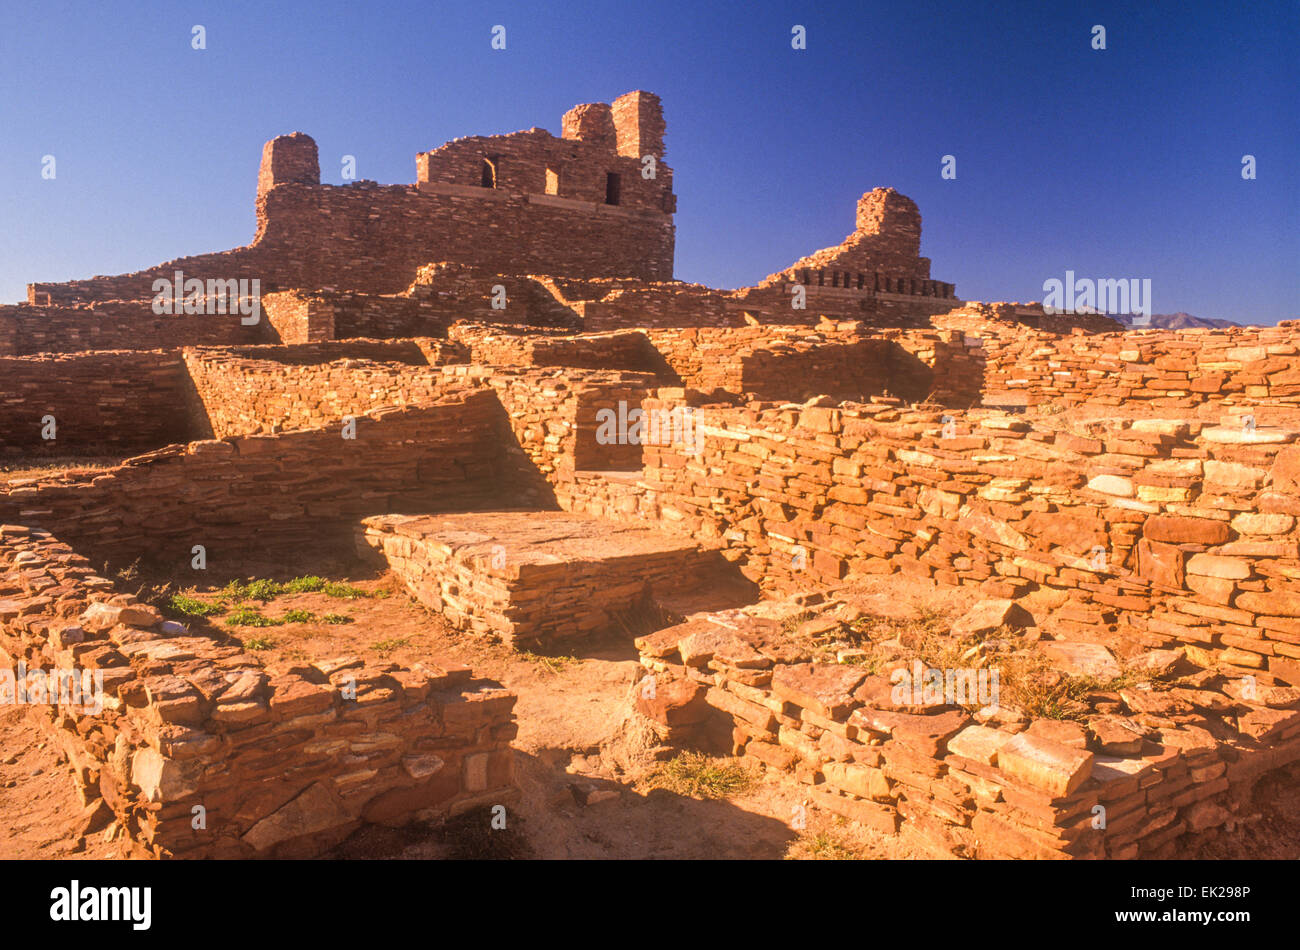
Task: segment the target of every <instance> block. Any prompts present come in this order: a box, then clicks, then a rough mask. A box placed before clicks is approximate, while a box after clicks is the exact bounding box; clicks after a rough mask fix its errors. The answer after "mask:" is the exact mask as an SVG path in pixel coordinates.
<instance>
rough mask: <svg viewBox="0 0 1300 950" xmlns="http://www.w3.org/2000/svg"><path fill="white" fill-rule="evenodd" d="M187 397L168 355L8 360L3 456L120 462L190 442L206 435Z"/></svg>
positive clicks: (0, 430)
mask: <svg viewBox="0 0 1300 950" xmlns="http://www.w3.org/2000/svg"><path fill="white" fill-rule="evenodd" d="M187 392H188V380H187V379H186V376H185V366H184V364H183V363H182V362H181V360H180V358H179V356H178V355H177V354H175V353H167V352H163V351H160V350H135V351H130V350H110V351H105V352H96V353H78V354H66V355H57V356H55V355H48V356H41V357H30V356H27V357H0V451H4V450H6V449H21V450H22V451H23V452H24V453H25V454H27V455H30V454H32V453H33V452H40V453H44V454H60V455H62V454H73V455H112V454H122V453H130V452H144V451H148V450H150V449H155V448H158V447H159V446H162V445H167V444H168V443H170V442H178V441H183V440H185V439H187V438H191V437H194V436H196V435H197V434H198V433H197V431H196V430H195V427H194V421H193V420H192V419H191V417H190V415H189V413H188V411H187V408H186V407H187V405H188V402H187V396H186V394H187ZM47 417H53V420H54V427H53V429H51V428H50V426H49V422H48V418H47ZM51 432H52V433H53V436H54V437H53V438H52V439H51V438H46V436H47V435H49V434H50V433H51Z"/></svg>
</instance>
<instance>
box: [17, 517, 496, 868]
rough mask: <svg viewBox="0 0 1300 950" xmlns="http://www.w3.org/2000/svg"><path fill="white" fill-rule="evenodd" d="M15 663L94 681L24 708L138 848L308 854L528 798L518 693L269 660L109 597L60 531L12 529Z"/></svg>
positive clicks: (448, 674) (452, 669) (450, 671)
mask: <svg viewBox="0 0 1300 950" xmlns="http://www.w3.org/2000/svg"><path fill="white" fill-rule="evenodd" d="M19 662H22V663H25V664H26V669H27V670H31V671H35V670H41V671H51V670H61V671H75V673H76V676H77V682H78V683H80V682H81V679H80V677H81V675H82V672H83V671H84V672H85V673H86V674H88V676H89V679H88V680H87V681H86V682H87V685H88V686H91V687H92V688H91V689H90V690H88V691H87V693H85V694H81V695H73V694H69V695H66V696H58V697H54V699H55V700H58V701H54V702H45V701H44V700H43V698H42V699H36V698H34V694H33V698H32V699H30V701H29V703H28V704H27V705H25V709H26V710H27V714H28V718H29V720H30V721H31V722H32V723H33V725H34V726H35V727H37V728H39V729H40V730H41V731H42V732H43V733H44V735H45V736H46V737H47V739H48V741H50V742H52V743H54V745H55V747H56V748H58V749H59V750H61V751H62V752H63V754H64V755H66V756H67V759H68V761H69V763H70V766H71V769H72V771H73V778H74V781H75V783H76V787H77V790H78V792H79V794H80V798H81V800H82V802H83V803H85V804H86V806H87V827H89V828H92V829H98V828H101V827H103V825H105V824H108V823H110V822H112V821H116V822H118V823H119V824H120V826H121V827H122V828H124V829H125V830H126V832H127V833H128V834H129V836H130V839H131V840H132V841H133V842H134V844H135V845H136V847H137V850H138V851H139V852H140V853H142V854H146V855H150V856H157V857H193V858H247V857H271V856H275V857H304V856H310V855H314V854H319V853H320V852H322V851H324V850H326V849H327V848H329V847H331V846H333V845H334V844H337V843H338V842H339V841H341V840H343V838H345V837H346V836H347V835H348V834H349V833H351V832H352V831H353V830H355V829H356V828H358V827H359V826H360V825H361V824H363V823H366V822H371V823H383V824H404V823H407V822H409V821H412V820H415V819H417V818H418V819H426V820H427V819H435V818H438V817H443V816H448V815H454V814H458V813H459V812H461V811H465V810H468V809H471V808H474V807H477V806H480V805H487V804H498V803H503V802H508V801H511V800H512V799H513V797H514V796H515V795H516V794H517V793H516V792H515V790H514V788H513V774H512V753H511V750H510V748H509V743H510V741H511V739H512V738H513V737H514V735H515V726H514V724H513V721H512V714H511V710H512V708H513V706H514V702H515V697H514V696H513V694H511V693H509V692H507V691H506V690H503V689H500V688H497V686H496V684H493V683H488V682H485V681H476V680H473V679H472V674H471V672H470V670H469V669H467V668H465V667H461V666H456V665H452V666H447V667H446V668H440V667H437V666H435V665H432V664H430V665H429V666H417V668H416V669H404V668H394V667H393V666H392V665H391V664H388V665H384V666H382V667H376V666H372V665H369V664H366V663H363V662H362V661H361V660H359V659H355V658H350V657H342V658H338V659H335V660H331V661H329V662H319V663H316V664H311V665H309V664H303V665H301V666H296V667H293V668H291V669H289V668H286V669H278V668H269V667H266V666H264V665H263V664H262V662H261V661H260V660H259V659H258V658H257V657H255V656H253V655H252V654H249V653H246V652H244V651H243V650H241V649H240V648H239V647H237V646H229V645H223V644H221V643H219V642H218V641H217V640H215V639H213V638H211V637H209V636H203V635H198V634H192V633H190V632H189V631H187V630H185V628H184V627H182V626H181V625H179V624H175V623H171V622H162V618H161V617H160V616H159V615H158V613H157V612H156V611H155V610H153V609H152V608H149V607H145V606H143V605H140V604H137V603H134V602H133V601H132V600H131V598H129V597H126V596H123V595H114V594H113V592H112V589H111V584H110V583H109V582H108V581H106V580H104V579H103V578H100V577H97V576H95V575H94V574H93V573H92V572H91V570H90V569H89V567H88V566H87V562H86V560H85V558H83V557H81V556H79V555H78V554H76V553H74V552H73V550H72V549H71V548H69V547H68V546H67V545H66V544H62V543H60V542H58V541H57V540H55V539H54V538H53V537H52V536H51V535H49V534H48V533H47V532H45V531H43V530H40V529H37V528H31V527H27V526H21V525H0V663H4V664H6V666H7V667H8V668H10V669H14V668H16V667H17V665H18V663H19ZM96 679H98V683H97V685H98V687H99V690H98V691H96V690H95V689H94V685H92V684H95V681H96ZM92 698H95V699H96V701H95V702H94V703H91V702H86V701H85V700H89V699H92ZM12 699H13V697H12V696H11V701H12ZM62 700H67V701H66V702H65V701H62Z"/></svg>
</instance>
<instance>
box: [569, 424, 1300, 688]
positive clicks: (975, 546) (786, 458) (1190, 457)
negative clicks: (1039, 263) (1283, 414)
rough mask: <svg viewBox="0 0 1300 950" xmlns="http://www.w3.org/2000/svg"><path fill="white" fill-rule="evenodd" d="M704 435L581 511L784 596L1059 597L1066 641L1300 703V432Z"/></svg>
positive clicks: (848, 429) (788, 427) (925, 427)
mask: <svg viewBox="0 0 1300 950" xmlns="http://www.w3.org/2000/svg"><path fill="white" fill-rule="evenodd" d="M647 406H649V407H653V406H654V402H653V401H648V402H647ZM696 419H697V430H698V431H699V432H701V433H702V434H703V439H702V449H701V453H700V454H699V455H698V456H693V455H690V454H688V452H686V451H685V449H684V447H683V446H681V445H680V444H677V445H646V446H645V447H644V448H645V461H646V468H645V473H644V476H643V478H642V480H641V481H640V482H639V483H637V484H636V485H633V486H629V485H627V484H618V485H616V486H611V487H609V488H608V489H607V491H608V497H606V498H603V499H602V498H601V497H599V494H597V495H596V497H595V498H593V499H591V500H589V501H579V502H571V503H573V504H574V507H575V509H577V510H584V511H588V512H589V513H597V510H599V513H602V514H604V515H606V516H616V515H617V514H618V512H619V511H620V510H629V506H628V505H626V504H624V505H622V506H620V505H618V504H616V503H617V502H620V501H623V502H626V501H627V500H628V499H629V497H630V498H631V499H632V500H633V501H634V502H635V504H633V505H631V506H630V510H631V511H632V512H635V513H637V514H635V515H633V516H639V517H651V518H654V519H656V520H661V521H663V522H664V524H665V525H670V526H671V525H675V526H677V527H678V528H679V529H680V530H683V531H686V532H689V533H691V534H692V535H694V536H696V537H699V538H702V539H706V540H707V539H714V540H716V541H717V542H719V543H720V544H723V545H724V546H726V547H728V548H730V549H732V550H733V552H734V553H733V557H735V558H736V559H737V560H738V562H739V563H740V564H741V565H742V569H743V570H744V572H745V574H746V575H747V576H748V577H750V578H751V579H753V580H754V581H755V582H757V583H760V584H761V585H763V586H764V587H765V588H767V589H769V590H774V591H796V590H798V589H801V588H803V587H807V586H808V585H809V583H812V584H814V585H827V584H832V585H833V584H836V583H839V582H840V581H841V580H842V579H844V578H846V577H851V576H853V575H855V574H872V573H893V572H900V573H903V574H906V575H908V576H912V577H919V578H928V579H933V580H935V581H937V582H939V583H941V584H948V585H956V584H983V585H984V587H983V589H984V590H985V591H987V592H990V593H992V594H993V595H994V596H1019V594H1021V593H1024V592H1025V591H1026V590H1028V589H1030V588H1031V587H1034V586H1038V587H1043V588H1048V589H1050V591H1051V592H1052V593H1051V598H1052V599H1053V600H1054V601H1055V603H1053V604H1052V608H1053V610H1052V617H1053V622H1055V623H1058V624H1060V625H1061V629H1063V630H1066V631H1068V632H1070V633H1072V634H1077V635H1080V636H1091V637H1095V636H1097V635H1104V636H1105V637H1106V638H1107V642H1112V641H1113V642H1114V643H1116V644H1120V645H1121V646H1123V645H1128V646H1130V647H1133V646H1136V645H1140V646H1143V647H1145V648H1148V649H1157V648H1160V647H1164V646H1169V645H1178V646H1180V647H1184V648H1186V649H1187V652H1188V654H1189V655H1191V656H1197V657H1200V658H1201V659H1203V660H1204V661H1205V665H1212V664H1214V663H1217V664H1219V665H1220V666H1226V667H1236V668H1238V669H1239V670H1240V671H1241V672H1242V674H1243V675H1249V674H1252V673H1254V674H1260V673H1267V674H1269V675H1271V676H1274V677H1276V678H1278V679H1280V680H1282V681H1283V682H1286V683H1295V684H1297V685H1300V634H1297V633H1296V632H1295V630H1296V626H1297V621H1296V619H1295V618H1297V617H1300V584H1297V583H1296V580H1295V579H1296V577H1297V576H1300V531H1298V530H1297V522H1296V515H1297V514H1300V445H1296V444H1294V443H1295V440H1296V438H1297V433H1295V432H1292V431H1286V430H1276V431H1273V430H1267V429H1264V430H1259V431H1258V432H1257V433H1256V434H1255V435H1254V436H1249V435H1247V434H1244V433H1242V432H1241V431H1240V430H1238V429H1233V428H1220V427H1204V426H1202V425H1201V424H1199V423H1187V422H1158V421H1143V420H1137V421H1134V422H1132V423H1131V424H1130V423H1116V424H1113V425H1112V426H1111V427H1110V428H1108V429H1106V430H1104V431H1098V430H1097V428H1096V427H1087V428H1086V429H1085V432H1084V434H1079V433H1075V432H1070V431H1067V430H1064V429H1063V430H1048V429H1044V428H1034V427H1031V426H1030V425H1029V424H1028V423H1026V422H1023V421H1020V420H1017V419H1015V418H1014V417H1006V416H1001V415H998V414H991V415H989V414H976V415H973V416H968V415H966V414H963V413H957V414H955V419H954V422H953V424H952V425H953V427H954V428H953V429H952V430H950V431H951V432H952V434H951V435H950V436H949V437H945V435H944V433H943V429H944V425H943V423H941V421H940V413H938V412H923V411H906V410H904V411H900V410H899V409H897V408H895V407H892V406H874V407H873V406H867V405H863V406H851V405H845V406H842V407H840V408H807V409H802V410H798V409H794V408H790V409H771V408H769V409H763V408H761V407H754V406H751V407H748V408H744V409H726V408H713V407H702V408H699V409H697V410H696ZM590 487H591V488H593V489H597V488H598V487H599V486H598V485H596V484H595V483H590ZM1096 548H1101V549H1102V551H1103V553H1104V562H1101V563H1102V564H1104V566H1099V565H1098V562H1096V561H1095V560H1094V559H1095V557H1096V551H1095V549H1096ZM800 551H802V552H803V553H804V558H803V559H802V560H801V559H800V558H799V557H798V556H797V555H798V554H799V553H800Z"/></svg>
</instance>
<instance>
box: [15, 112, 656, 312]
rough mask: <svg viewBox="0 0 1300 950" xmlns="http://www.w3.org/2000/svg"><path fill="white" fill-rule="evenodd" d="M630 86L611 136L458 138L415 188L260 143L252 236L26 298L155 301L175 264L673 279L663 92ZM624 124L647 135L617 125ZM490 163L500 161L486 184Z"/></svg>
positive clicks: (247, 271)
mask: <svg viewBox="0 0 1300 950" xmlns="http://www.w3.org/2000/svg"><path fill="white" fill-rule="evenodd" d="M628 95H629V96H632V97H633V98H634V99H635V100H636V102H637V106H636V108H635V109H632V110H631V112H629V111H628V106H627V104H624V107H622V108H621V109H620V110H618V113H617V115H615V114H614V113H611V114H610V120H609V128H610V129H611V130H613V133H614V137H613V139H612V140H606V139H607V137H606V136H605V133H604V127H603V125H601V123H599V122H598V123H596V124H595V125H591V124H590V123H588V124H587V125H586V126H580V124H579V125H574V123H571V122H570V121H569V120H568V119H566V120H565V137H563V138H556V137H554V136H552V135H550V134H549V133H547V132H545V131H543V130H540V129H536V130H531V131H528V132H518V133H513V134H511V135H502V136H490V137H475V138H468V139H458V140H456V141H453V142H450V143H448V144H446V145H444V146H442V147H441V148H439V149H436V150H434V151H432V152H427V153H421V154H420V155H418V156H417V157H416V158H417V161H416V164H417V182H416V183H415V184H412V185H378V184H376V183H374V182H369V181H356V182H352V183H349V184H346V185H322V184H321V183H320V173H319V163H318V161H317V150H316V144H315V142H314V141H312V139H311V138H310V137H308V136H305V135H302V134H301V133H295V134H293V135H289V136H281V137H279V138H277V139H274V140H272V141H271V142H268V143H267V145H266V147H265V148H264V150H263V157H262V167H261V171H260V172H259V180H258V198H257V234H256V236H255V238H254V240H253V242H252V243H251V244H249V245H248V246H246V247H240V248H235V249H233V250H229V251H223V252H220V253H215V254H201V255H196V256H192V257H184V258H180V259H177V260H174V261H168V262H166V263H164V264H160V265H158V266H157V267H153V268H149V269H147V270H143V271H137V272H135V273H131V274H121V275H118V276H114V277H97V278H92V279H90V280H79V281H68V282H64V283H35V284H31V285H29V287H28V302H29V303H30V304H34V305H46V304H55V305H67V304H72V303H96V302H99V301H105V300H149V299H151V298H152V297H153V290H152V284H153V281H154V280H155V279H156V278H160V277H161V278H167V279H171V277H172V276H173V273H174V272H175V271H177V270H180V271H183V272H184V274H185V276H186V277H187V278H198V279H200V280H205V281H206V280H208V279H221V280H228V279H254V278H256V279H258V280H260V281H261V291H262V292H263V293H272V292H275V291H283V290H292V289H296V288H322V289H327V290H352V291H360V292H364V293H371V294H396V293H400V292H401V291H403V290H405V289H406V288H407V287H409V286H410V284H411V283H412V281H413V280H414V279H415V277H416V274H417V272H418V270H419V269H420V268H421V267H423V266H424V265H426V264H428V263H429V262H430V261H443V260H453V261H455V262H457V263H460V264H466V265H471V266H473V267H474V268H476V269H478V270H481V271H486V272H487V273H493V274H495V273H514V274H519V273H532V274H556V275H565V274H573V275H575V276H582V277H635V278H640V279H644V280H671V278H672V269H673V246H674V227H673V219H672V215H673V212H674V210H675V199H674V197H673V195H672V172H671V169H670V168H669V167H668V166H667V165H666V164H664V163H663V161H662V154H663V144H662V138H660V140H659V141H658V142H657V143H655V142H654V141H653V128H654V126H655V122H654V121H651V120H650V119H648V118H646V116H648V115H649V114H651V113H652V112H654V111H655V110H657V109H658V108H659V105H658V98H657V97H655V96H653V95H651V94H649V93H629V94H628ZM625 98H626V97H625ZM629 101H631V100H629ZM593 105H599V104H593ZM605 109H606V110H608V109H609V106H605ZM641 113H644V115H642V114H641ZM620 123H622V124H630V125H631V126H634V127H635V128H636V129H639V130H640V131H631V130H630V129H629V128H624V129H623V130H621V131H620V130H619V128H618V126H619V124H620ZM658 125H659V126H660V127H662V113H661V112H660V118H659V120H658ZM633 142H635V143H636V144H637V147H645V148H646V149H647V154H657V155H658V156H659V160H658V167H657V174H656V178H655V179H653V180H647V179H643V178H642V177H641V172H640V170H641V162H640V160H639V159H637V158H633V157H631V156H630V155H625V154H622V153H621V152H619V151H618V148H619V147H624V146H625V147H631V143H633ZM620 143H622V145H621V146H620ZM485 160H487V161H491V162H494V163H495V165H496V168H497V172H496V173H495V175H494V181H493V182H492V183H491V184H490V185H487V186H485V181H484V177H483V168H484V161H485ZM548 169H552V170H558V173H559V182H560V184H559V193H558V194H554V195H548V194H546V190H547V170H548ZM611 173H613V174H616V175H618V176H619V180H620V182H621V185H620V187H619V189H618V191H619V194H618V204H616V205H615V204H607V203H606V192H605V182H606V177H605V176H606V175H607V174H611ZM597 182H598V183H599V192H598V193H597V190H596V185H595V184H594V183H597Z"/></svg>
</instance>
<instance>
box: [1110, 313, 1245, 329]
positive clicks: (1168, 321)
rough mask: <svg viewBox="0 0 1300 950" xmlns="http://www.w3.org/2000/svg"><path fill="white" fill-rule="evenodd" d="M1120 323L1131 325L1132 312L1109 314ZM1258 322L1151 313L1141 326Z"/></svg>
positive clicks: (1221, 324)
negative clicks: (1147, 321)
mask: <svg viewBox="0 0 1300 950" xmlns="http://www.w3.org/2000/svg"><path fill="white" fill-rule="evenodd" d="M1110 316H1112V317H1114V318H1115V319H1116V320H1118V321H1119V322H1120V323H1124V324H1127V325H1129V326H1133V325H1134V324H1133V315H1132V314H1110ZM1263 325H1264V324H1259V323H1237V322H1235V321H1233V320H1218V319H1215V318H1213V317H1196V316H1193V315H1192V314H1190V313H1181V312H1180V313H1153V314H1151V322H1150V323H1145V324H1143V326H1149V327H1156V328H1158V329H1161V330H1190V329H1194V328H1196V327H1211V328H1217V327H1252V326H1263Z"/></svg>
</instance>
